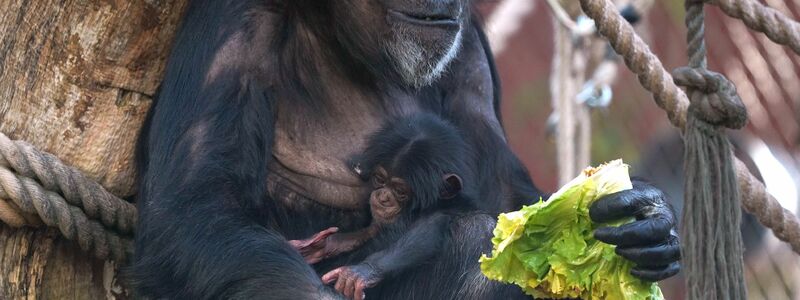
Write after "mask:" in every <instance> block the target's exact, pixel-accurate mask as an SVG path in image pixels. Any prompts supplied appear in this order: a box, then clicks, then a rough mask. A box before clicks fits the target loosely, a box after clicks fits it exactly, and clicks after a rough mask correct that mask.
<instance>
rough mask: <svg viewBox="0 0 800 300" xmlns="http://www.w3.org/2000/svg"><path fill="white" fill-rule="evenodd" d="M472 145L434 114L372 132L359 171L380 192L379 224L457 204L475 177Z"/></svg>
mask: <svg viewBox="0 0 800 300" xmlns="http://www.w3.org/2000/svg"><path fill="white" fill-rule="evenodd" d="M466 149H467V148H466V144H465V142H464V140H463V139H462V137H461V135H460V134H459V132H458V130H457V129H456V128H455V127H453V126H452V125H451V124H450V123H448V122H446V121H444V120H442V119H441V118H439V117H437V116H434V115H431V114H414V115H411V116H406V117H401V118H396V119H393V120H390V121H388V122H387V123H386V124H385V125H384V126H383V127H381V129H380V130H378V131H377V132H376V133H374V134H372V135H371V136H370V137H369V140H368V142H367V149H366V150H365V151H364V153H363V154H362V155H361V156H360V157H359V159H357V163H358V164H357V167H356V172H357V173H359V175H360V177H361V178H362V179H363V180H369V181H370V182H371V184H372V187H373V188H374V190H373V192H372V194H371V195H370V208H371V209H372V215H373V218H374V219H375V220H376V221H378V222H392V221H394V220H395V219H396V218H397V217H398V216H400V215H402V214H401V213H410V214H413V215H417V214H418V213H419V212H422V211H424V210H427V209H429V208H432V207H436V206H437V205H439V204H442V202H441V201H440V200H447V201H450V200H453V201H457V199H454V198H457V197H458V196H459V195H460V194H461V193H463V190H464V188H465V182H471V181H465V179H466V180H469V179H471V176H470V174H471V173H470V172H469V169H468V168H467V166H466V163H465V162H466V161H469V160H468V158H467V155H466V153H467V151H466Z"/></svg>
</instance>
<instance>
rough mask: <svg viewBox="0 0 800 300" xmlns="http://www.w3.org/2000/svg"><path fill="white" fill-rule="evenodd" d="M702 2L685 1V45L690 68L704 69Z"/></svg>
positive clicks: (704, 48)
mask: <svg viewBox="0 0 800 300" xmlns="http://www.w3.org/2000/svg"><path fill="white" fill-rule="evenodd" d="M703 7H704V6H703V2H699V1H692V0H687V1H686V18H685V19H684V20H685V22H686V29H687V32H686V43H687V44H688V46H689V66H690V67H692V68H705V67H706V65H707V63H706V41H705V35H706V34H705V32H706V28H705V19H706V18H705V14H704V13H703Z"/></svg>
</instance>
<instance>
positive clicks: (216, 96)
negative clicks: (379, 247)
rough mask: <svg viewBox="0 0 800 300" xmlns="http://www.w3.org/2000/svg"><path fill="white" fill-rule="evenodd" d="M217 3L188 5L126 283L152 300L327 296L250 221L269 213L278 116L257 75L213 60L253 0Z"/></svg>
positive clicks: (165, 86) (288, 251)
mask: <svg viewBox="0 0 800 300" xmlns="http://www.w3.org/2000/svg"><path fill="white" fill-rule="evenodd" d="M225 2H226V1H190V7H189V9H188V12H187V15H186V17H185V20H184V24H183V27H182V29H181V31H180V32H179V35H178V37H177V39H176V41H175V46H174V49H173V54H172V56H171V58H170V60H169V64H168V67H167V73H166V75H165V79H164V81H163V83H162V86H161V89H160V93H159V98H158V99H157V103H156V104H155V106H154V108H153V109H154V110H153V111H152V112H151V113H152V118H151V123H150V124H149V126H148V128H149V132H148V133H147V134H146V135H145V140H143V141H141V142H143V143H146V147H144V149H146V151H147V155H146V157H147V159H148V161H147V162H144V163H145V164H146V171H145V173H144V174H141V175H142V178H141V181H140V185H141V186H140V190H139V196H140V198H139V200H138V207H139V223H138V228H137V233H136V252H135V258H134V262H133V265H132V267H131V269H130V275H131V276H130V278H131V279H132V281H133V283H134V285H135V292H136V293H137V295H138V296H143V297H148V298H157V299H160V298H169V299H206V298H215V299H216V298H229V297H230V298H263V297H270V298H274V299H320V298H321V299H326V298H329V297H328V296H330V295H331V294H327V293H328V291H327V290H325V289H326V288H325V287H324V286H323V285H322V282H321V281H320V280H319V278H318V277H317V275H316V274H315V272H314V271H313V270H312V269H311V267H310V266H308V264H306V263H305V262H304V261H303V258H302V257H301V256H300V255H299V254H298V253H297V252H296V251H295V250H294V249H292V248H291V247H290V246H289V245H288V244H287V242H286V240H285V239H284V238H283V237H282V236H280V235H279V234H278V233H276V232H274V231H272V230H270V229H268V228H265V227H263V226H261V225H259V224H258V223H257V222H255V221H254V218H253V217H252V215H253V209H254V208H256V207H258V208H261V209H265V210H268V209H269V205H270V204H269V203H264V197H265V195H266V193H265V187H264V185H265V182H266V179H265V176H266V170H267V162H268V159H269V158H270V157H271V148H272V142H273V126H274V124H273V119H274V118H273V111H272V109H271V104H270V99H269V96H268V93H267V90H266V89H265V88H264V87H263V86H262V84H261V81H259V78H257V77H255V76H253V74H252V73H251V71H245V70H242V69H243V68H237V67H236V66H235V65H231V64H226V63H225V62H226V60H227V61H229V60H231V57H235V56H225V55H218V54H219V53H221V51H223V50H224V48H225V47H224V44H225V43H226V42H228V40H225V39H227V38H231V37H234V36H236V31H238V30H241V29H243V28H244V25H243V24H242V22H245V21H244V18H243V17H242V16H241V15H239V16H238V17H237V13H241V12H242V11H244V10H245V9H246V8H245V6H246V4H252V2H253V1H234V2H235V3H225ZM239 37H240V38H242V37H241V36H239ZM214 68H216V69H214ZM212 69H214V70H215V72H210V71H209V70H212ZM264 223H266V222H264ZM322 294H325V295H322Z"/></svg>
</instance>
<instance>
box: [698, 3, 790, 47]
mask: <svg viewBox="0 0 800 300" xmlns="http://www.w3.org/2000/svg"><path fill="white" fill-rule="evenodd" d="M705 1H706V2H708V3H710V4H714V5H716V6H719V8H720V9H722V11H723V12H725V14H727V15H728V16H731V17H733V18H736V19H740V20H742V21H743V22H744V24H745V25H747V27H749V28H750V29H752V30H755V31H758V32H761V33H764V34H766V35H767V37H769V39H770V40H772V41H773V42H775V43H778V44H781V45H784V46H788V47H789V48H791V49H792V51H794V52H795V53H797V54H800V23H798V22H797V21H794V20H792V19H791V18H789V17H787V16H785V15H784V14H782V13H781V12H779V11H777V10H775V9H773V8H770V7H768V6H766V5H764V4H761V3H759V2H758V1H753V0H705Z"/></svg>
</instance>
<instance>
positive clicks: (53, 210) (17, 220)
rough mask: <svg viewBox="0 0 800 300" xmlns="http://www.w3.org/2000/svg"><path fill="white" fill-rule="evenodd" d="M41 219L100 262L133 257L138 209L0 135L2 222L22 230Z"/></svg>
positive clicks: (44, 155)
mask: <svg viewBox="0 0 800 300" xmlns="http://www.w3.org/2000/svg"><path fill="white" fill-rule="evenodd" d="M34 178H35V179H34ZM37 180H38V181H37ZM57 192H61V193H62V194H63V196H62V195H61V194H59V193H57ZM4 199H8V200H10V201H7V200H4ZM34 215H36V216H38V218H36V217H33V216H34ZM37 219H40V220H41V222H43V223H44V224H46V225H48V226H52V227H57V228H58V229H59V231H61V233H62V234H63V235H64V237H66V238H67V239H70V240H76V241H77V242H78V245H79V246H80V247H81V249H83V250H84V251H87V252H91V253H93V254H94V255H95V256H96V257H97V258H100V259H106V258H109V257H110V258H113V259H115V260H117V261H124V260H125V258H126V257H128V254H129V253H131V250H132V243H131V241H130V237H129V236H130V235H132V234H133V230H134V224H135V220H136V207H135V206H133V205H132V204H130V203H128V202H126V201H124V200H122V199H119V198H117V197H116V196H114V195H112V194H111V193H109V192H108V191H106V190H105V189H103V188H102V186H100V185H99V184H97V183H96V182H93V181H91V180H90V179H89V178H87V177H86V176H84V175H83V174H81V173H80V171H78V170H76V169H73V168H70V167H68V166H66V165H64V164H63V163H62V162H61V161H60V160H58V158H56V157H55V156H53V155H50V154H47V153H42V152H39V151H38V150H36V149H35V148H33V146H31V145H29V144H27V143H24V142H21V141H11V140H10V139H9V138H8V137H7V136H5V135H4V134H2V133H0V220H1V221H3V222H4V223H6V224H8V225H10V226H14V227H19V226H24V225H35V224H36V222H37V221H38V220H37ZM98 220H100V221H98Z"/></svg>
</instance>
